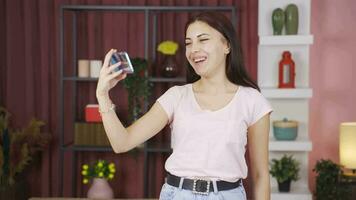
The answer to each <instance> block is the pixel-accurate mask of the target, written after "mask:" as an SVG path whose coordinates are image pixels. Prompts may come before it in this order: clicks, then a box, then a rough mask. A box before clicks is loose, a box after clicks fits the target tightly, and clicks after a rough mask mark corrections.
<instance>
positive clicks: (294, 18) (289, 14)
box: [285, 4, 299, 35]
mask: <svg viewBox="0 0 356 200" xmlns="http://www.w3.org/2000/svg"><path fill="white" fill-rule="evenodd" d="M285 18H286V34H287V35H296V34H298V23H299V14H298V7H297V5H295V4H289V5H288V6H287V8H286V11H285Z"/></svg>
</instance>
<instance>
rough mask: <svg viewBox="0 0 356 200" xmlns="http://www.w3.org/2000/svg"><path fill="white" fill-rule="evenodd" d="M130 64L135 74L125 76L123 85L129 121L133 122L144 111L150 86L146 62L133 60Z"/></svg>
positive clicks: (139, 59) (137, 59)
mask: <svg viewBox="0 0 356 200" xmlns="http://www.w3.org/2000/svg"><path fill="white" fill-rule="evenodd" d="M131 63H132V65H133V67H134V70H135V72H134V73H133V74H130V75H128V76H127V78H126V79H125V80H124V81H123V85H124V87H125V88H126V90H127V92H128V102H129V108H128V109H129V121H130V122H133V121H135V120H136V119H137V118H138V117H140V116H141V115H142V114H143V112H144V111H145V102H147V101H148V98H149V96H150V94H151V93H150V90H151V84H150V82H149V78H148V76H147V75H146V71H147V65H148V62H147V60H145V59H143V58H133V59H131Z"/></svg>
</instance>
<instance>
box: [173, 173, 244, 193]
mask: <svg viewBox="0 0 356 200" xmlns="http://www.w3.org/2000/svg"><path fill="white" fill-rule="evenodd" d="M180 180H181V177H178V176H175V175H173V174H170V173H168V175H167V183H168V184H169V185H171V186H174V187H179V183H180ZM240 185H241V179H239V180H238V181H236V182H233V183H231V182H226V181H216V187H217V190H218V191H224V190H231V189H235V188H237V187H240ZM182 188H183V189H185V190H192V191H193V193H196V194H204V195H208V194H209V192H213V191H214V187H213V182H212V181H209V180H201V179H186V178H184V180H183V186H182Z"/></svg>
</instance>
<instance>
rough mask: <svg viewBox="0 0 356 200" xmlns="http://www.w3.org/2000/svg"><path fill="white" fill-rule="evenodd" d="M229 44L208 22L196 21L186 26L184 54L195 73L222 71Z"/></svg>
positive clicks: (207, 74)
mask: <svg viewBox="0 0 356 200" xmlns="http://www.w3.org/2000/svg"><path fill="white" fill-rule="evenodd" d="M229 51H230V50H229V45H228V43H227V41H226V39H225V38H224V36H223V35H222V34H221V33H220V32H218V31H217V30H215V29H214V28H212V27H211V26H209V25H208V24H206V23H204V22H201V21H196V22H193V23H192V24H190V25H189V26H188V29H187V32H186V38H185V56H186V57H187V59H188V61H189V63H190V65H191V66H192V67H193V69H194V71H195V73H197V74H198V75H199V76H202V77H210V76H212V75H215V74H218V73H221V72H223V73H224V74H225V64H226V55H227V54H228V53H229Z"/></svg>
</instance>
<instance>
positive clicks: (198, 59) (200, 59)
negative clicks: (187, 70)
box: [193, 57, 207, 64]
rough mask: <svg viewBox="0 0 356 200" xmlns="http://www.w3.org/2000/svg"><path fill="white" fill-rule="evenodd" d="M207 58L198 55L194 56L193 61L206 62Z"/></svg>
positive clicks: (197, 62)
mask: <svg viewBox="0 0 356 200" xmlns="http://www.w3.org/2000/svg"><path fill="white" fill-rule="evenodd" d="M206 59H207V57H196V58H193V62H194V63H195V64H199V63H202V62H204V61H205V60H206Z"/></svg>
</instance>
